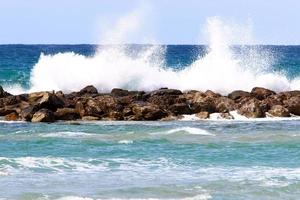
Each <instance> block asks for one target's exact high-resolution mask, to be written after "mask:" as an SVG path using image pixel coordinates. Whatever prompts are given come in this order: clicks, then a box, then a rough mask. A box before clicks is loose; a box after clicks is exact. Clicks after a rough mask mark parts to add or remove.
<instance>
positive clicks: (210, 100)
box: [0, 86, 300, 122]
mask: <svg viewBox="0 0 300 200" xmlns="http://www.w3.org/2000/svg"><path fill="white" fill-rule="evenodd" d="M234 110H236V111H237V112H238V113H239V114H240V115H243V116H245V117H247V118H263V117H266V116H268V117H292V116H300V91H299V90H295V91H286V92H280V93H275V92H274V91H272V90H269V89H265V88H261V87H255V88H253V89H252V91H251V92H246V91H241V90H236V91H233V92H231V93H230V94H228V95H227V96H222V95H220V94H218V93H215V92H213V91H210V90H208V91H206V92H200V91H196V90H190V91H185V92H182V91H180V90H176V89H168V88H161V89H159V90H155V91H151V92H144V91H128V90H123V89H117V88H116V89H113V90H112V91H111V92H110V93H98V91H97V89H96V88H95V87H93V86H87V87H85V88H83V89H82V90H80V91H79V92H72V93H70V94H64V93H63V92H61V91H58V92H54V91H53V92H35V93H29V94H21V95H11V94H9V93H7V92H5V91H4V90H3V88H2V87H1V86H0V116H4V119H5V120H13V121H15V120H22V121H29V122H54V121H57V120H128V121H130V120H176V119H180V118H182V117H183V115H191V114H195V116H196V117H198V118H199V119H207V118H209V116H210V114H212V113H220V117H221V118H224V119H234V117H233V116H232V115H231V114H230V112H231V111H234Z"/></svg>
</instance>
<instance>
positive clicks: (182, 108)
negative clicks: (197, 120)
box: [168, 103, 192, 115]
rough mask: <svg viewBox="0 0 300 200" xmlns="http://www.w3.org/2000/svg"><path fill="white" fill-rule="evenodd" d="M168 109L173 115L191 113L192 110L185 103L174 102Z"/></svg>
mask: <svg viewBox="0 0 300 200" xmlns="http://www.w3.org/2000/svg"><path fill="white" fill-rule="evenodd" d="M168 110H169V111H170V112H171V113H173V114H175V115H184V114H191V113H192V110H191V108H190V106H189V105H188V104H186V103H176V104H173V105H171V106H170V107H169V108H168Z"/></svg>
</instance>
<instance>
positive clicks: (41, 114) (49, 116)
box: [31, 108, 55, 122]
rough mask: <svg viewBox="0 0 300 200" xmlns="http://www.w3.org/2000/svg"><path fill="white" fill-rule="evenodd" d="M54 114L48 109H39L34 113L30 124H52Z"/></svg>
mask: <svg viewBox="0 0 300 200" xmlns="http://www.w3.org/2000/svg"><path fill="white" fill-rule="evenodd" d="M54 119H55V118H54V113H53V112H52V111H51V110H48V109H45V108H43V109H41V110H39V111H37V112H36V113H34V115H33V117H32V119H31V122H54Z"/></svg>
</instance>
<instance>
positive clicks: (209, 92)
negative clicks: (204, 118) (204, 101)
mask: <svg viewBox="0 0 300 200" xmlns="http://www.w3.org/2000/svg"><path fill="white" fill-rule="evenodd" d="M204 94H205V95H206V96H208V97H212V98H218V97H221V95H220V94H219V93H215V92H213V91H211V90H206V91H205V92H204Z"/></svg>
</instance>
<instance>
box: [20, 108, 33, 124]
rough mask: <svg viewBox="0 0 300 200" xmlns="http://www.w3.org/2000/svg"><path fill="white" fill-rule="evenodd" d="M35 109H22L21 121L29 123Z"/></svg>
mask: <svg viewBox="0 0 300 200" xmlns="http://www.w3.org/2000/svg"><path fill="white" fill-rule="evenodd" d="M36 109H37V108H36V107H34V106H28V107H26V108H24V109H22V111H21V113H20V117H21V119H22V120H23V121H31V119H32V117H33V115H34V113H35V112H36V111H37V110H36Z"/></svg>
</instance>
